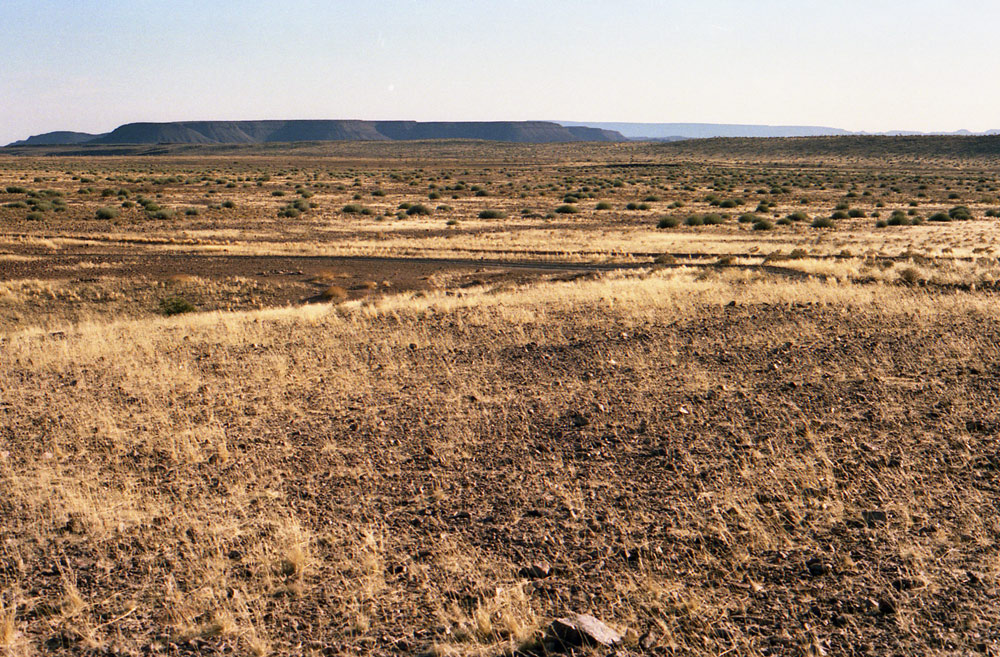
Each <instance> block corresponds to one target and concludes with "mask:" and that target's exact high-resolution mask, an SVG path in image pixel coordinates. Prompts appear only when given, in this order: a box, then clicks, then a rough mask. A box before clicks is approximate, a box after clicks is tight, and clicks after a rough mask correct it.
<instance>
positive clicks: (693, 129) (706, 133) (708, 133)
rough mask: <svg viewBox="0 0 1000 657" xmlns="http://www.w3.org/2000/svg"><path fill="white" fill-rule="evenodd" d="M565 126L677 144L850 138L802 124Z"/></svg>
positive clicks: (573, 123)
mask: <svg viewBox="0 0 1000 657" xmlns="http://www.w3.org/2000/svg"><path fill="white" fill-rule="evenodd" d="M559 123H561V124H562V125H565V126H589V127H594V128H601V129H604V130H614V131H615V132H619V133H621V134H622V135H624V136H625V137H628V138H629V139H635V140H642V139H647V140H650V141H659V140H663V141H678V140H680V139H711V138H713V137H819V136H827V135H830V136H832V135H849V134H852V133H850V132H848V131H847V130H841V129H840V128H826V127H822V126H803V125H750V124H737V123H601V122H596V123H595V122H590V123H588V122H577V121H559Z"/></svg>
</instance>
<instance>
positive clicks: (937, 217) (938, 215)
mask: <svg viewBox="0 0 1000 657" xmlns="http://www.w3.org/2000/svg"><path fill="white" fill-rule="evenodd" d="M927 221H936V222H941V223H945V222H948V221H951V216H950V215H949V214H948V213H947V212H935V213H934V214H932V215H931V216H929V217H928V218H927Z"/></svg>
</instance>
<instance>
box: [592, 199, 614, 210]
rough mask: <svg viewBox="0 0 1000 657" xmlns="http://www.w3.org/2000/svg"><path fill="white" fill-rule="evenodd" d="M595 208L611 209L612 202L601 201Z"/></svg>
mask: <svg viewBox="0 0 1000 657" xmlns="http://www.w3.org/2000/svg"><path fill="white" fill-rule="evenodd" d="M594 209H595V210H610V209H611V204H610V203H608V202H607V201H599V202H598V203H597V205H595V206H594Z"/></svg>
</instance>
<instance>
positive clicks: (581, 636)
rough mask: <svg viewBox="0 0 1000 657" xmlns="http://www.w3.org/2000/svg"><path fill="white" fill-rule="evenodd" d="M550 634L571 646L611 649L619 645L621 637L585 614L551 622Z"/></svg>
mask: <svg viewBox="0 0 1000 657" xmlns="http://www.w3.org/2000/svg"><path fill="white" fill-rule="evenodd" d="M549 630H550V631H551V632H552V634H553V635H554V636H555V637H556V638H558V639H559V640H560V641H562V642H563V643H564V644H567V645H571V646H605V647H611V646H615V645H617V644H619V643H621V640H622V636H621V635H620V634H618V632H615V631H614V630H613V629H611V628H610V627H608V626H607V625H605V624H604V623H602V622H601V621H599V620H597V619H596V618H594V617H593V616H589V615H587V614H571V615H569V616H566V617H564V618H557V619H556V620H554V621H552V625H551V626H550V627H549Z"/></svg>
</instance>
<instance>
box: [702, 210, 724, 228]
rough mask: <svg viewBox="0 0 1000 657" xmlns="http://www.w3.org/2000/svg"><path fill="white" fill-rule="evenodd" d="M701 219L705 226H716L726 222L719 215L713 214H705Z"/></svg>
mask: <svg viewBox="0 0 1000 657" xmlns="http://www.w3.org/2000/svg"><path fill="white" fill-rule="evenodd" d="M702 219H703V220H704V222H705V225H706V226H717V225H719V224H721V223H724V222H725V221H726V218H725V217H723V216H722V215H721V214H715V213H710V214H706V215H705V216H704V217H702Z"/></svg>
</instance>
